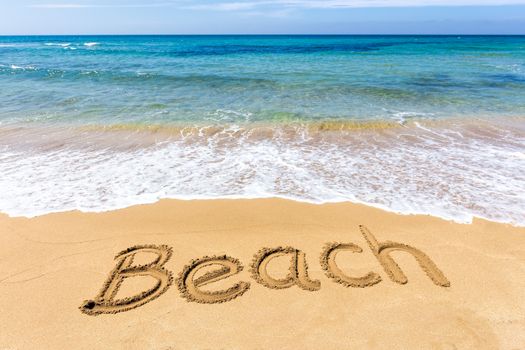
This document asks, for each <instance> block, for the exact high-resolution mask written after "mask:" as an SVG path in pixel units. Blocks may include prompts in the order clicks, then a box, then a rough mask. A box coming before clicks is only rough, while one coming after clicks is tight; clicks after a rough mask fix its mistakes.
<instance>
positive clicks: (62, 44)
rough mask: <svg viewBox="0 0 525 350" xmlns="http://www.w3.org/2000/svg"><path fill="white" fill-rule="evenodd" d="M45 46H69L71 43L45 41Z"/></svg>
mask: <svg viewBox="0 0 525 350" xmlns="http://www.w3.org/2000/svg"><path fill="white" fill-rule="evenodd" d="M44 45H45V46H60V47H68V46H69V45H71V43H45V44H44Z"/></svg>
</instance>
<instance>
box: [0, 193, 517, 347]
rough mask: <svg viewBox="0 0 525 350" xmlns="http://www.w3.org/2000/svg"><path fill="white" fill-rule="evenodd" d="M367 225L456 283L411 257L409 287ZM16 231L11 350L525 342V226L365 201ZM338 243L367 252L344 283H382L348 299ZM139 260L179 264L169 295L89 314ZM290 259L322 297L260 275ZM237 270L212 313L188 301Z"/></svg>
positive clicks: (347, 265) (58, 219)
mask: <svg viewBox="0 0 525 350" xmlns="http://www.w3.org/2000/svg"><path fill="white" fill-rule="evenodd" d="M360 225H364V226H365V227H366V228H367V229H368V230H369V231H370V232H371V233H373V236H374V237H375V240H377V242H379V243H378V244H383V243H388V241H392V242H396V244H400V245H399V246H398V249H401V250H403V249H408V248H410V247H412V248H414V249H417V250H418V251H420V252H422V253H424V254H425V255H426V256H427V257H428V259H430V260H431V261H432V263H433V264H434V267H435V268H437V270H438V271H439V272H441V273H442V276H440V275H439V274H437V275H436V272H434V275H432V273H433V272H432V271H435V270H432V269H430V272H429V271H427V270H425V269H423V268H422V267H420V266H419V265H418V263H417V261H418V260H415V259H414V257H417V254H416V252H415V251H414V250H412V252H413V254H416V255H414V257H413V256H411V253H409V251H407V250H405V251H404V252H403V251H394V252H392V253H391V254H390V256H391V258H393V259H394V262H395V263H397V265H398V267H399V268H400V269H401V270H402V272H403V273H404V274H405V275H406V278H407V280H408V281H407V282H405V283H403V282H402V281H401V282H399V281H398V282H396V281H395V280H394V279H393V277H392V276H391V275H389V274H388V273H387V270H386V269H387V267H385V266H383V265H382V264H381V263H380V260H378V259H379V257H378V256H374V254H373V250H371V249H372V246H373V244H372V245H370V244H371V242H372V243H373V241H374V239H372V241H370V238H367V236H366V235H364V233H363V231H362V229H361V228H360V227H361V226H360ZM360 230H361V232H360ZM0 232H2V235H0V256H1V259H0V309H1V310H3V311H2V316H0V319H1V320H2V324H4V325H5V326H4V329H3V330H4V331H3V332H2V333H1V334H0V344H1V345H2V346H3V347H6V348H13V349H26V348H27V349H29V348H34V346H35V345H38V347H39V348H40V349H56V348H76V349H92V348H98V347H101V346H103V347H111V348H126V349H144V348H152V349H163V350H167V349H179V348H180V349H187V348H197V349H206V348H213V347H216V346H217V344H220V346H222V347H225V348H228V349H260V348H275V347H280V348H282V349H296V348H306V349H315V348H321V347H322V348H324V349H340V348H341V347H349V346H350V347H352V348H377V349H391V348H431V347H439V346H441V347H445V348H446V347H447V346H448V347H452V346H455V347H456V348H458V349H471V348H476V349H513V348H518V347H520V346H522V345H523V344H525V334H523V332H521V331H520V330H521V329H523V327H524V326H525V320H524V319H523V314H524V313H525V308H524V305H525V297H524V295H523V292H522V291H523V290H524V288H525V281H523V279H522V278H521V276H523V274H524V273H525V250H523V249H522V248H520V247H524V246H525V228H517V227H513V226H511V225H505V224H497V223H493V222H489V221H485V220H481V219H476V220H474V222H473V223H472V224H457V223H452V222H448V221H445V220H442V219H439V218H435V217H430V216H421V215H411V216H402V215H397V214H394V213H389V212H385V211H382V210H380V209H376V208H371V207H367V206H364V205H359V204H352V203H334V204H325V205H312V204H307V203H299V202H293V201H286V200H282V199H258V200H211V201H204V200H201V201H179V200H161V201H159V202H158V203H155V204H145V205H138V206H133V207H128V208H126V209H121V210H116V211H110V212H103V213H81V212H78V211H73V212H67V213H55V214H48V215H45V216H40V217H36V218H32V219H28V218H21V217H18V218H10V217H7V216H6V215H0ZM367 240H368V244H367ZM337 243H344V244H349V246H348V247H350V246H351V245H352V244H353V245H355V246H356V247H358V249H361V252H360V253H359V250H354V252H353V253H352V252H349V251H341V252H340V253H338V255H337V259H336V260H335V261H336V264H337V265H336V266H337V267H338V268H340V269H341V270H340V272H339V273H340V274H342V275H341V276H343V277H344V276H354V277H358V276H364V275H366V274H367V273H369V272H370V273H373V274H374V275H373V276H375V278H376V279H375V280H373V281H369V282H370V283H372V282H373V284H366V283H365V284H364V285H356V286H353V285H352V284H350V285H345V284H343V282H344V280H343V281H341V280H338V279H337V278H335V277H337V276H335V277H334V271H335V272H336V274H337V271H338V270H333V265H330V263H329V261H330V260H324V261H325V263H323V254H322V252H323V251H324V252H325V253H326V252H327V250H326V249H328V248H330V247H332V248H333V247H335V246H334V244H337ZM327 244H328V245H327ZM388 244H393V243H388ZM137 246H139V247H140V246H148V247H165V248H163V249H167V251H169V254H168V255H169V256H167V258H166V261H165V263H164V265H163V266H162V268H163V269H164V270H165V271H167V272H166V273H169V274H171V276H172V278H173V280H172V281H171V282H170V284H168V285H167V286H166V288H165V290H163V291H162V293H161V294H159V295H154V296H155V298H154V299H153V300H148V301H147V302H146V303H144V304H142V305H139V306H136V305H135V306H134V305H131V304H129V303H128V304H125V305H124V306H125V308H124V309H122V310H119V309H117V313H114V311H115V309H111V310H112V312H111V313H107V314H105V313H102V314H98V316H93V315H90V314H86V313H84V312H82V310H81V309H80V310H79V308H81V307H82V306H83V305H88V306H90V307H91V306H92V305H91V304H89V303H88V304H86V301H90V300H94V298H96V296H97V293H100V291H101V288H102V287H103V285H104V283H105V281H106V280H107V279H108V278H110V277H111V274H110V272H111V271H112V269H114V268H115V264H116V262H118V257H117V260H115V257H116V255H117V254H118V253H119V252H122V251H130V249H132V248H133V247H137ZM274 247H284V248H286V247H293V248H294V249H298V250H300V252H301V254H303V253H304V259H305V262H306V263H307V273H308V276H309V279H310V280H311V281H312V283H313V284H312V285H310V286H309V287H308V288H309V289H304V288H302V287H300V284H299V282H297V281H296V282H295V283H296V284H297V285H290V286H284V287H282V286H281V287H278V288H277V289H276V288H275V287H274V286H272V285H271V284H270V286H269V287H268V286H265V285H264V283H263V282H264V281H263V280H257V279H255V278H254V277H253V273H254V272H253V268H252V265H253V264H254V261H256V260H257V259H256V255H257V254H258V252H259V253H260V252H261V249H263V248H274ZM327 247H328V248H327ZM403 247H408V248H403ZM412 248H410V249H412ZM159 249H160V248H159ZM352 249H356V248H355V247H354V248H352ZM150 250H152V252H155V249H154V248H150ZM320 254H321V255H320ZM326 254H328V253H326ZM154 256H155V255H154V254H153V255H152V254H151V252H150V253H143V254H137V257H136V262H134V264H148V263H151V261H152V260H151V259H152V258H153V257H154ZM222 256H227V257H229V258H231V261H230V260H229V261H230V264H234V265H235V264H240V265H239V266H241V269H240V270H239V271H237V272H236V273H232V275H231V276H228V277H227V278H224V279H222V280H217V281H215V282H212V283H209V284H206V285H203V286H202V287H199V288H200V290H201V292H204V293H205V297H206V298H208V299H206V298H204V299H202V300H201V302H199V299H198V297H197V298H196V299H191V298H192V297H191V295H192V294H191V289H190V292H188V289H181V288H182V287H184V286H185V285H184V284H181V283H182V282H180V281H181V278H182V277H181V276H187V275H188V271H191V269H192V268H194V267H195V266H197V265H198V264H199V263H200V262H202V259H204V258H205V257H215V258H216V259H221V257H222ZM325 256H326V257H327V258H326V259H329V257H330V254H328V255H325ZM199 259H200V260H199ZM259 260H260V258H259ZM221 261H222V260H221ZM421 261H424V259H423V260H421ZM219 262H220V261H219ZM223 263H224V262H223ZM420 263H421V262H420ZM192 264H193V265H192ZM221 264H222V263H221ZM234 265H232V266H234ZM327 266H328V267H327ZM210 268H211V270H209V269H210ZM215 268H216V267H215ZM289 268H290V266H289V265H288V263H287V259H286V258H284V257H278V258H276V259H275V261H272V262H271V263H270V264H269V265H268V270H267V271H268V273H269V274H270V275H271V276H272V277H273V279H277V280H279V279H282V278H283V276H286V273H287V271H288V269H289ZM330 268H332V270H330ZM207 269H208V271H210V272H209V273H208V275H203V274H202V273H200V275H196V276H195V278H196V279H195V281H197V280H199V278H200V280H202V279H203V278H208V279H209V278H211V277H210V276H221V275H217V272H218V271H216V273H215V274H213V272H212V271H214V270H213V267H205V268H204V269H203V271H207ZM221 271H222V270H221ZM330 271H331V272H330ZM329 272H330V273H331V274H332V275H330V273H329ZM210 273H211V275H210ZM221 273H222V272H221ZM429 273H430V274H429ZM108 276H109V277H108ZM432 276H433V277H434V278H435V279H436V281H437V282H436V281H433V279H432V278H431V277H432ZM436 276H437V277H436ZM441 277H443V278H441ZM377 278H379V280H378V279H377ZM440 278H441V279H440ZM153 281H154V280H152V279H151V277H149V276H145V277H144V276H143V277H140V276H138V277H134V276H133V277H130V278H128V279H126V280H125V281H124V283H122V286H121V288H120V289H119V290H117V299H118V300H120V299H122V298H126V297H131V296H133V295H139V293H140V292H143V291H145V290H147V289H148V288H151V287H152V285H154V283H153ZM261 281H262V282H261ZM270 281H272V280H270ZM349 281H350V282H349V283H354V282H355V281H354V280H353V279H352V278H351V279H350V280H349ZM241 282H242V283H245V284H241V287H243V288H245V290H243V291H242V293H240V294H239V295H234V296H233V297H232V295H227V296H228V297H229V298H230V299H225V300H224V301H222V302H219V303H216V302H215V301H213V300H212V302H211V303H210V299H209V296H208V293H212V295H214V296H215V297H217V298H220V297H221V295H222V294H221V291H225V290H227V289H228V288H230V287H232V285H234V284H236V283H241ZM358 282H359V281H358ZM447 282H449V284H447ZM272 283H273V282H272ZM193 292H195V290H193ZM188 293H189V294H188ZM213 293H215V294H213ZM217 293H218V294H217ZM95 300H96V299H95ZM111 300H113V299H111ZM195 300H197V301H195ZM130 305H131V306H130ZM111 310H110V311H111ZM277 320H278V322H277ZM21 324H31V325H32V327H30V328H28V327H20V325H21ZM65 325H66V326H65ZM392 325H395V327H392ZM239 329H243V332H239ZM203 331H206V333H207V336H206V337H202V332H203ZM320 334H323V336H320ZM50 335H51V336H50ZM511 335H512V336H511Z"/></svg>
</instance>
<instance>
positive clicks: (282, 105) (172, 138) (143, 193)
mask: <svg viewBox="0 0 525 350" xmlns="http://www.w3.org/2000/svg"><path fill="white" fill-rule="evenodd" d="M0 88H1V89H0V151H1V152H0V174H1V177H0V189H1V190H2V196H1V197H0V211H2V212H7V213H9V214H11V215H27V216H31V215H37V214H43V213H47V212H52V211H62V210H69V209H83V210H92V211H98V210H105V209H112V208H119V207H123V206H127V205H132V204H137V203H145V202H152V201H155V200H157V199H159V198H184V199H191V198H260V197H273V196H278V197H285V198H293V199H297V200H303V201H310V202H315V203H324V202H332V201H343V200H351V201H356V202H363V203H367V204H371V205H375V206H378V207H382V208H385V209H389V210H394V211H398V212H402V213H424V214H432V215H438V216H441V217H445V218H447V219H453V220H457V221H462V222H468V221H469V220H471V218H472V217H473V216H479V217H485V218H488V219H492V220H496V221H502V222H509V223H513V224H519V225H525V215H524V214H523V213H524V212H525V211H524V208H525V175H523V174H524V173H525V172H524V171H523V170H524V169H525V137H524V136H525V131H524V130H525V123H524V120H525V119H524V118H523V116H525V98H524V97H523V96H525V37H522V36H517V37H482V36H476V37H455V36H454V37H429V36H391V37H378V36H370V37H367V36H365V37H362V36H353V37H352V36H333V37H319V36H269V37H264V36H256V37H243V36H213V37H212V36H204V37H200V36H197V37H194V36H141V37H135V36H120V37H119V36H104V37H0Z"/></svg>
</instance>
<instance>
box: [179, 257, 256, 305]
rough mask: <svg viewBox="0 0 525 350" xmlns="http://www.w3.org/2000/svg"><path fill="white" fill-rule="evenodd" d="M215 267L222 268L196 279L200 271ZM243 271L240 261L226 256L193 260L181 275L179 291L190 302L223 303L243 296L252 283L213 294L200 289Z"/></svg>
mask: <svg viewBox="0 0 525 350" xmlns="http://www.w3.org/2000/svg"><path fill="white" fill-rule="evenodd" d="M214 265H216V266H219V267H220V268H218V269H215V270H213V271H210V272H207V273H205V274H204V275H202V276H200V277H196V275H197V273H198V272H199V270H202V269H205V268H209V267H211V266H214ZM242 269H243V266H242V264H241V263H240V261H239V260H237V259H234V258H231V257H229V256H226V255H223V256H212V257H208V256H206V257H203V258H200V259H196V260H192V261H191V262H190V264H189V265H187V266H185V267H184V269H183V270H182V272H181V273H180V275H179V279H178V285H179V290H180V292H181V294H182V296H183V297H184V298H186V300H188V301H194V302H197V303H203V304H215V303H223V302H226V301H229V300H232V299H235V298H237V297H239V296H241V295H243V294H244V293H245V292H246V291H247V290H248V289H249V288H250V283H248V282H242V281H241V282H239V283H236V284H235V285H233V286H232V287H230V288H228V289H226V290H220V291H213V292H212V291H205V290H202V289H201V288H200V287H203V286H205V285H207V284H210V283H213V282H218V281H220V280H223V279H225V278H228V277H231V276H233V275H236V274H238V273H239V272H240V271H242Z"/></svg>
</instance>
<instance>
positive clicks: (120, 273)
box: [80, 245, 172, 315]
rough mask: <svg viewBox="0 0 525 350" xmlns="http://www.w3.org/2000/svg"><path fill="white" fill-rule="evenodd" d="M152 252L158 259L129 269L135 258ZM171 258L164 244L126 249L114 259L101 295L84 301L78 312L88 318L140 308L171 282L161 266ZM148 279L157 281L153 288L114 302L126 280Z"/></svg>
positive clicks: (162, 291)
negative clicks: (138, 277)
mask: <svg viewBox="0 0 525 350" xmlns="http://www.w3.org/2000/svg"><path fill="white" fill-rule="evenodd" d="M139 253H153V254H156V255H157V258H156V259H155V260H154V261H153V262H151V263H149V264H146V265H139V266H131V265H132V264H133V259H134V257H135V255H137V254H139ZM170 257H171V248H169V247H168V246H165V245H161V246H154V245H144V246H135V247H131V248H128V249H126V250H124V251H122V252H120V253H119V254H117V256H116V257H115V260H117V265H116V266H115V268H114V269H113V271H111V273H110V275H109V277H108V279H107V280H106V282H105V283H104V286H103V287H102V289H101V291H100V293H99V294H98V295H97V296H96V297H95V299H94V300H86V301H84V303H83V304H82V305H81V306H80V310H81V311H82V312H83V313H85V314H88V315H98V314H114V313H117V312H122V311H127V310H131V309H134V308H136V307H139V306H141V305H144V304H146V303H147V302H150V301H151V300H153V299H155V298H157V297H159V296H160V295H161V294H162V293H164V292H165V291H166V290H167V289H168V287H169V286H170V284H171V282H172V277H171V273H170V272H169V271H168V270H166V269H164V268H163V266H164V264H166V262H167V261H168V260H169V258H170ZM136 276H149V277H153V278H154V279H156V280H157V282H156V284H155V286H154V287H153V288H151V289H148V290H146V291H144V292H142V293H140V294H137V295H134V296H132V297H127V298H124V299H118V300H117V299H115V297H116V295H117V292H118V290H119V288H120V286H121V284H122V282H123V281H124V280H125V279H126V278H131V277H136Z"/></svg>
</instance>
